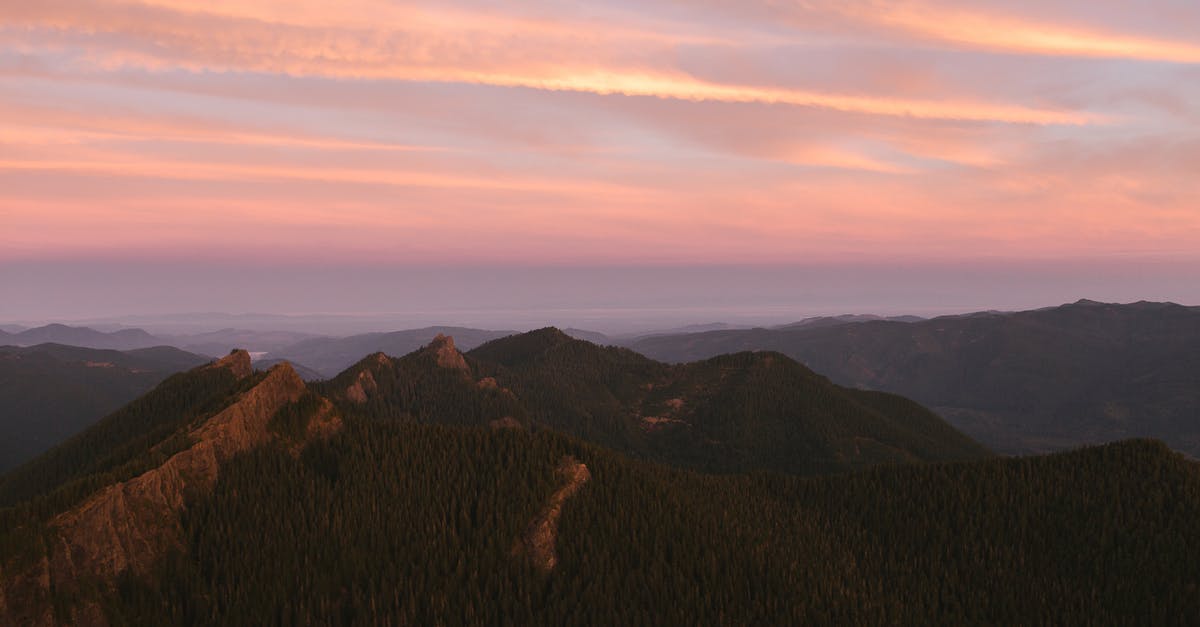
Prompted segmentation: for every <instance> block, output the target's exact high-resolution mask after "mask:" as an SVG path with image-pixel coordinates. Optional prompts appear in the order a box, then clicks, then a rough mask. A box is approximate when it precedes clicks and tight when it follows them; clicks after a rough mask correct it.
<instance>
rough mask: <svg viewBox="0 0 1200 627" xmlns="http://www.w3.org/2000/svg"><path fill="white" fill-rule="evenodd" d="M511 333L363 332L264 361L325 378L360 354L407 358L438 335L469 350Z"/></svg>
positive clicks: (304, 344) (298, 346) (299, 346)
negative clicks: (275, 361)
mask: <svg viewBox="0 0 1200 627" xmlns="http://www.w3.org/2000/svg"><path fill="white" fill-rule="evenodd" d="M511 333H512V331H486V330H483V329H468V328H464V327H426V328H424V329H410V330H406V331H393V332H389V333H365V334H362V335H352V336H349V337H341V338H331V337H319V338H312V339H308V340H303V341H301V342H297V343H295V344H293V345H291V346H288V347H286V348H282V349H279V350H276V351H271V352H269V353H268V354H267V355H266V358H267V359H282V360H287V361H290V362H294V363H301V364H305V365H306V366H308V367H309V368H312V369H314V370H316V371H317V372H319V373H321V374H322V375H323V376H324V377H332V376H334V375H336V374H338V373H339V372H341V371H343V370H345V369H346V368H349V367H350V366H351V365H352V364H354V363H355V362H356V361H358V360H359V359H361V358H362V356H363V355H369V354H371V353H377V352H382V353H387V354H389V355H406V354H408V353H411V352H412V351H415V350H417V349H418V348H420V347H421V346H423V345H425V344H427V343H428V342H429V341H430V340H432V339H433V338H434V337H435V336H437V335H439V334H443V335H452V336H454V338H455V339H456V340H457V341H458V344H459V345H460V346H462V347H464V348H471V347H474V346H478V345H480V344H483V343H484V342H488V341H491V340H494V339H496V338H500V337H504V336H506V335H510V334H511Z"/></svg>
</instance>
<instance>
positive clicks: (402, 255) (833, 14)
mask: <svg viewBox="0 0 1200 627" xmlns="http://www.w3.org/2000/svg"><path fill="white" fill-rule="evenodd" d="M0 7H2V8H0V219H2V220H3V222H4V224H5V226H4V228H3V229H2V230H0V259H3V260H6V261H9V262H17V261H22V262H24V261H30V260H55V259H80V258H88V259H108V258H121V259H130V258H134V259H136V258H144V259H155V258H158V256H162V255H168V256H170V257H171V258H173V259H195V260H204V259H208V258H210V257H211V256H213V255H214V254H216V253H215V252H214V248H213V247H211V246H209V245H207V244H206V242H210V241H212V240H213V239H214V238H220V239H221V241H222V242H224V243H225V244H226V245H228V246H231V247H239V246H241V247H245V248H246V249H247V256H248V258H256V257H258V258H269V259H275V260H288V259H296V260H299V259H311V258H312V251H313V250H320V251H321V258H340V259H344V260H347V261H352V262H362V261H372V262H380V263H407V262H412V261H420V262H423V263H442V264H455V263H460V262H471V263H476V262H478V263H522V264H554V263H578V264H601V265H603V264H626V263H648V264H658V263H666V264H697V263H701V264H720V263H784V264H786V263H832V262H838V261H848V260H853V261H855V262H859V261H863V260H864V259H865V260H878V261H886V260H889V259H897V258H899V259H907V260H919V261H922V262H954V261H956V260H964V259H973V258H979V257H981V256H982V257H987V258H1005V259H1008V258H1011V259H1020V260H1030V259H1054V258H1104V257H1106V256H1123V255H1124V256H1127V255H1157V256H1161V255H1164V254H1166V255H1168V256H1176V257H1182V258H1187V259H1195V258H1197V257H1200V252H1198V251H1200V183H1197V172H1198V171H1200V169H1198V168H1200V40H1198V39H1197V33H1200V5H1198V4H1196V3H1191V2H1175V1H1171V0H1156V1H1154V2H1147V3H1136V4H1130V3H1112V2H1086V3H1085V2H1082V1H1074V0H1071V1H1064V2H1055V3H1033V2H992V1H986V0H975V1H971V2H949V1H945V0H943V1H934V0H927V1H926V0H922V1H909V2H885V3H879V2H866V1H861V2H860V1H846V2H841V1H839V2H832V1H829V2H822V1H818V2H807V3H771V2H753V1H752V2H732V1H724V0H713V1H706V2H696V3H670V2H657V1H647V2H606V3H592V2H589V3H572V2H567V3H563V2H540V1H539V0H527V1H522V2H511V3H502V4H494V3H476V2H469V1H461V2H459V1H453V2H436V3H401V2H388V1H384V0H351V1H349V2H344V3H337V4H336V5H335V4H330V3H325V2H315V1H304V2H277V1H274V0H260V1H257V2H255V1H246V2H234V1H220V2H209V1H206V2H199V1H191V0H146V1H144V2H119V1H114V0H40V1H38V2H18V1H14V0H5V1H2V2H0ZM1072 7H1073V8H1072ZM1084 7H1086V8H1088V9H1089V10H1087V11H1084V10H1080V9H1081V8H1084ZM1092 9H1094V10H1092ZM222 254H224V253H222Z"/></svg>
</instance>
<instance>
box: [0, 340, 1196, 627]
mask: <svg viewBox="0 0 1200 627" xmlns="http://www.w3.org/2000/svg"><path fill="white" fill-rule="evenodd" d="M547 344H549V345H551V346H571V345H570V344H562V343H560V342H559V341H558V340H557V339H556V338H555V336H554V335H553V334H551V333H543V334H541V335H534V336H532V337H527V338H524V339H523V340H521V341H520V342H518V343H517V345H516V346H504V345H499V346H492V347H491V348H490V349H488V350H481V351H480V356H478V357H476V356H472V357H471V358H470V359H465V358H464V357H463V356H462V355H461V354H460V353H458V352H457V351H455V350H453V348H452V346H450V345H449V343H448V342H445V341H443V342H439V343H437V344H435V345H434V346H432V347H430V348H428V349H426V350H423V351H421V352H419V353H417V354H414V355H409V356H407V357H405V358H403V359H391V358H387V357H385V356H374V357H372V358H370V359H371V360H372V361H373V362H374V363H375V364H376V365H378V366H379V368H380V369H369V368H361V367H360V368H358V369H357V370H356V371H352V372H353V373H354V374H353V383H350V384H348V385H346V386H345V387H344V388H340V389H341V390H342V392H343V395H341V396H339V397H338V398H336V399H333V400H331V399H329V398H326V397H325V396H323V395H322V394H321V393H319V392H329V391H330V390H333V389H337V388H332V387H329V386H331V385H332V384H333V383H335V382H336V383H338V384H342V383H346V381H345V380H344V379H343V380H340V381H337V380H335V382H330V383H328V384H320V385H318V386H314V387H310V386H306V384H305V383H304V382H303V381H302V380H301V379H300V378H299V377H298V376H297V375H296V374H295V372H294V371H293V370H292V369H291V368H290V366H288V365H287V364H281V365H278V366H275V367H273V368H272V369H271V370H270V371H268V372H252V371H251V369H250V361H249V355H247V354H246V353H244V352H242V353H234V354H232V355H230V356H229V357H228V358H226V359H224V360H222V361H221V362H219V363H217V364H214V365H211V366H206V367H203V368H201V369H198V370H195V371H192V372H190V373H188V374H186V375H180V376H177V377H173V378H171V379H169V380H168V381H166V382H164V384H163V385H162V386H160V387H159V388H158V389H156V390H155V391H154V392H152V393H150V394H148V395H147V396H145V397H143V398H142V399H140V400H139V401H138V402H136V403H134V404H133V405H130V406H129V408H127V409H126V410H125V411H123V412H121V413H118V414H114V415H113V416H110V417H109V418H108V419H106V420H105V421H104V422H102V423H101V424H99V425H97V426H96V427H94V428H93V429H90V430H89V431H87V432H85V433H84V434H83V435H82V436H80V437H79V438H76V439H74V440H72V441H71V442H69V443H67V444H65V445H64V446H62V447H60V448H58V449H56V450H55V451H53V452H52V453H50V454H48V455H47V456H44V457H42V458H40V459H39V460H37V461H36V462H35V464H39V465H40V466H39V472H37V473H36V474H33V475H29V474H26V475H23V476H22V477H21V480H20V483H21V484H22V486H23V488H22V489H14V488H13V487H12V486H11V481H10V477H11V475H10V477H6V478H5V480H4V482H3V483H0V492H2V495H0V503H3V504H4V505H6V507H4V508H3V509H0V624H32V625H54V624H81V625H105V624H134V625H163V624H181V625H193V624H194V625H211V624H239V625H246V624H329V625H338V624H362V625H374V624H446V625H450V624H465V625H485V624H547V625H564V624H603V625H612V624H729V625H745V624H804V623H818V624H894V623H903V624H929V623H945V624H962V623H990V624H997V623H1001V624H1034V623H1037V624H1078V623H1113V622H1115V623H1130V622H1141V623H1150V624H1168V623H1186V622H1188V621H1190V620H1191V619H1193V618H1194V617H1195V616H1196V615H1197V613H1198V612H1200V596H1198V595H1197V594H1196V585H1197V583H1198V582H1200V562H1197V561H1195V560H1194V559H1192V556H1194V555H1195V554H1196V552H1197V551H1198V550H1200V527H1198V524H1197V520H1200V471H1198V469H1197V466H1196V464H1194V463H1192V462H1189V461H1186V460H1184V459H1183V458H1181V457H1180V456H1179V455H1177V454H1174V453H1172V452H1171V451H1170V450H1168V449H1167V448H1166V447H1165V446H1163V445H1161V444H1158V443H1154V442H1146V441H1133V442H1126V443H1121V444H1115V445H1110V446H1106V447H1101V448H1095V449H1087V450H1082V451H1077V452H1073V453H1067V454H1061V455H1056V456H1052V457H1045V458H1029V459H1015V460H1008V459H994V458H990V459H984V460H979V461H973V462H958V463H938V464H918V465H906V466H897V465H885V466H877V467H875V468H873V469H870V470H866V471H863V472H859V473H857V474H852V475H826V476H821V477H798V476H792V475H781V474H773V473H761V472H757V473H752V474H725V475H703V474H698V473H696V472H694V471H688V470H682V469H677V468H672V467H670V466H666V465H659V464H654V463H649V462H644V461H635V460H633V459H630V458H629V457H628V456H625V455H623V454H620V453H617V452H614V451H612V450H610V449H606V448H602V447H599V446H597V445H595V444H591V443H587V442H584V441H582V440H579V439H576V438H572V437H569V436H566V435H562V434H560V433H558V432H555V431H552V430H548V429H544V428H535V429H532V430H531V429H527V428H520V427H519V426H520V425H521V424H522V421H523V420H530V419H531V418H530V417H531V416H536V415H537V414H536V413H529V414H526V415H522V416H506V417H508V418H511V420H503V419H495V418H492V416H494V415H495V413H496V412H507V411H510V410H511V411H516V410H517V409H519V408H520V404H519V403H517V400H519V395H518V394H516V393H514V392H512V391H511V390H509V391H505V389H504V388H503V387H500V386H499V385H498V383H499V382H498V381H497V384H496V385H493V384H492V383H490V382H485V381H486V378H485V379H482V380H476V379H473V378H472V377H473V376H474V375H475V374H476V369H478V368H481V367H482V365H481V364H482V361H481V360H482V357H483V356H484V355H488V354H491V355H493V356H495V355H497V354H498V355H500V356H502V357H503V358H504V360H505V363H506V364H507V365H506V366H504V368H506V369H516V368H519V367H520V368H529V369H533V370H536V367H537V364H538V363H539V361H540V360H544V359H545V357H544V355H545V354H546V346H547ZM572 350H579V351H584V350H586V347H578V346H577V347H575V348H574V349H572ZM611 357H612V358H613V359H617V358H618V356H617V355H611ZM776 359H779V358H778V357H776ZM551 363H555V362H551ZM652 364H653V362H651V366H647V367H655V366H652ZM656 367H661V365H658V366H656ZM723 367H724V366H723ZM769 367H771V366H769ZM387 368H394V369H396V370H398V371H402V372H404V373H405V374H407V375H410V376H407V377H396V378H394V379H384V380H383V381H381V380H380V379H381V378H382V377H381V376H380V375H381V374H382V373H384V370H382V369H387ZM496 368H497V372H500V370H499V366H497V367H496ZM350 374H351V373H347V375H346V376H347V378H349V376H350ZM718 376H719V375H718ZM514 380H515V378H514ZM564 380H565V381H568V382H569V381H571V378H570V377H566V378H565V379H564ZM468 381H469V382H470V383H469V384H468ZM481 383H482V385H481ZM385 403H403V404H404V407H405V409H397V410H396V411H393V412H392V413H391V414H390V415H384V414H383V413H382V407H383V406H384V405H385ZM547 406H548V405H547ZM353 408H357V409H353ZM452 408H457V409H456V410H455V411H457V412H459V413H458V414H454V415H447V414H445V413H443V412H449V411H451V409H452ZM437 416H441V419H440V420H437V419H435V417H437ZM476 421H485V422H483V423H482V424H483V425H485V426H466V425H469V424H471V423H474V424H476V425H479V424H480V423H479V422H476ZM436 422H443V423H461V424H462V425H463V426H448V425H447V424H435V423H436ZM26 468H28V467H26ZM35 477H36V478H39V482H38V484H37V486H36V489H35V490H34V492H33V494H22V491H25V492H28V488H27V487H24V486H26V485H27V484H28V483H29V482H30V481H32V480H33V479H34V478H35Z"/></svg>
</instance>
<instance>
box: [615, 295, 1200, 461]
mask: <svg viewBox="0 0 1200 627" xmlns="http://www.w3.org/2000/svg"><path fill="white" fill-rule="evenodd" d="M632 347H633V348H634V349H635V350H637V351H639V352H641V353H643V354H646V355H649V356H651V357H654V358H656V359H662V360H666V361H693V360H697V359H704V358H706V357H710V356H713V355H718V354H723V353H729V352H735V351H742V350H775V351H779V352H781V353H784V354H787V355H789V356H791V357H793V358H795V359H797V360H799V361H801V362H802V363H804V364H806V365H808V366H809V367H811V368H813V369H814V370H816V371H817V372H820V373H822V374H825V375H828V376H829V377H830V378H831V379H833V380H834V381H835V382H837V383H840V384H842V385H848V386H853V387H862V388H868V389H876V390H884V391H888V392H893V393H896V394H901V395H904V396H907V397H909V398H912V399H914V400H916V401H918V402H920V403H922V404H924V405H926V406H929V407H931V408H933V409H935V410H936V411H937V412H938V413H939V414H941V415H942V416H944V417H945V418H946V419H947V420H948V421H950V423H951V424H953V425H955V426H956V427H958V428H960V429H962V430H963V431H964V432H966V433H967V434H969V435H971V436H972V437H974V438H976V439H978V440H979V441H981V442H983V443H984V444H986V445H988V446H990V447H992V448H994V449H996V450H999V451H1001V452H1016V453H1021V452H1038V451H1048V450H1056V449H1062V448H1068V447H1071V446H1078V445H1080V444H1085V443H1098V442H1105V441H1111V440H1118V439H1122V438H1128V437H1155V438H1161V439H1163V440H1164V441H1166V442H1167V443H1168V444H1170V445H1171V446H1172V447H1173V448H1176V449H1178V450H1180V451H1183V452H1186V453H1188V454H1190V455H1193V456H1198V455H1200V419H1198V417H1200V308H1195V307H1183V306H1180V305H1175V304H1171V303H1146V302H1142V303H1133V304H1129V305H1113V304H1105V303H1096V302H1092V301H1080V302H1078V303H1074V304H1071V305H1064V306H1062V307H1054V308H1050V309H1041V310H1036V311H1025V312H1019V313H985V314H974V315H969V316H950V317H942V318H935V319H932V320H925V321H919V322H909V323H904V322H889V321H869V322H862V323H851V324H841V325H834V326H825V327H819V328H805V327H799V328H794V329H775V330H769V329H752V330H744V331H718V332H713V333H701V334H691V335H674V336H658V337H651V338H643V339H641V340H639V341H638V342H636V343H635V344H633V346H632Z"/></svg>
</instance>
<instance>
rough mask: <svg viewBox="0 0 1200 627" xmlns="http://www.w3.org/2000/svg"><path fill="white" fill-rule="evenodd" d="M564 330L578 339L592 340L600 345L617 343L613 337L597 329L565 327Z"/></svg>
mask: <svg viewBox="0 0 1200 627" xmlns="http://www.w3.org/2000/svg"><path fill="white" fill-rule="evenodd" d="M562 332H563V333H566V334H567V335H569V336H571V337H573V338H575V339H577V340H583V341H585V342H591V343H592V344H599V345H600V346H610V345H613V344H616V343H617V342H616V341H614V339H613V338H611V337H609V336H607V335H605V334H603V333H599V332H597V331H588V330H585V329H563V330H562Z"/></svg>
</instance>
